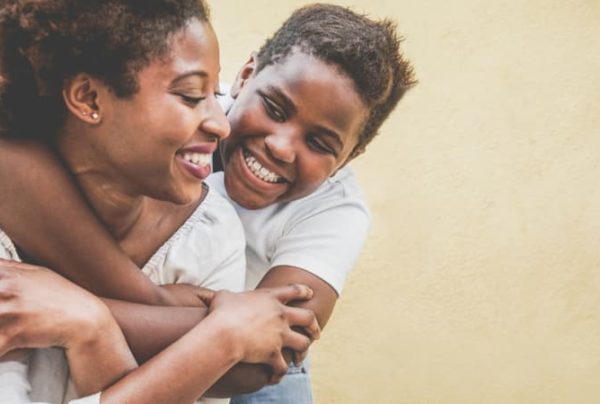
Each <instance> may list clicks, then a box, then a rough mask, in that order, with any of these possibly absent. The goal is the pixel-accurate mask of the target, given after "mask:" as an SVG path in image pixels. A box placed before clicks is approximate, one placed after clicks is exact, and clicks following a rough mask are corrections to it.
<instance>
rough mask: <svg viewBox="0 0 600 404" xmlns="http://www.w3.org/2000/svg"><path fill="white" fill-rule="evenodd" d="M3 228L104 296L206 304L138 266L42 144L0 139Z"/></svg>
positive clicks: (63, 272) (0, 223)
mask: <svg viewBox="0 0 600 404" xmlns="http://www.w3.org/2000/svg"><path fill="white" fill-rule="evenodd" d="M0 228H2V229H3V230H4V231H5V232H6V233H7V234H9V235H10V237H11V238H12V239H13V240H14V241H15V243H16V244H17V245H19V247H20V248H21V249H22V250H23V251H24V252H25V253H26V254H27V255H30V256H32V257H35V258H36V259H37V260H38V261H39V262H40V263H41V264H42V265H44V266H47V267H49V268H53V269H54V270H55V271H57V272H58V273H60V274H61V275H63V276H65V277H66V278H68V279H70V280H72V281H73V282H75V283H77V284H78V285H81V286H83V287H84V288H86V289H88V290H90V291H91V292H93V293H95V294H97V295H99V296H104V297H108V298H115V299H123V300H128V301H132V302H139V303H146V304H159V305H177V304H181V305H199V304H201V301H200V300H201V299H199V298H198V297H197V296H195V293H194V290H195V289H194V288H191V287H188V288H186V287H182V288H179V289H170V290H166V289H164V288H161V287H158V286H156V285H155V284H153V283H152V282H151V281H150V279H148V278H147V277H146V276H145V275H144V274H143V273H142V272H141V271H140V270H139V268H138V267H137V266H136V265H135V264H134V263H133V262H132V261H131V260H130V259H129V258H128V257H127V256H126V255H125V253H124V252H123V251H122V250H121V249H120V248H119V247H118V246H117V244H116V243H115V242H114V241H113V239H112V237H111V236H110V234H109V233H108V232H107V231H106V229H105V228H104V227H103V226H102V225H101V223H100V222H99V220H98V219H97V218H96V216H94V214H93V213H92V211H91V210H90V209H89V207H88V206H87V204H86V203H85V201H84V199H83V197H82V196H81V194H80V192H79V191H78V189H77V188H76V186H75V185H74V183H73V181H72V180H71V178H70V177H69V175H68V174H67V172H66V170H65V169H64V168H63V166H62V165H61V164H60V162H59V161H58V159H57V158H56V157H55V155H54V154H53V153H52V152H51V151H50V150H49V149H48V148H47V147H46V146H44V145H43V144H41V143H38V142H30V141H17V140H13V139H10V140H9V139H3V138H0ZM82 240H84V241H85V242H82ZM175 290H176V291H175Z"/></svg>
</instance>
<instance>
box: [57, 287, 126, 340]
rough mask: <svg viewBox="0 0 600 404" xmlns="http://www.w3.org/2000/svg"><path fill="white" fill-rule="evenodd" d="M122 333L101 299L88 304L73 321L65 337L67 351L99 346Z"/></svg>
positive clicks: (95, 299)
mask: <svg viewBox="0 0 600 404" xmlns="http://www.w3.org/2000/svg"><path fill="white" fill-rule="evenodd" d="M120 333H121V331H120V328H119V326H118V325H117V322H116V321H115V319H114V318H113V316H112V315H111V313H110V310H109V309H108V307H106V305H105V304H104V303H102V301H101V300H100V299H97V298H94V300H92V301H90V302H88V303H87V304H86V305H85V309H82V310H81V311H80V315H79V316H77V317H76V318H74V319H73V321H71V327H69V328H68V329H67V334H66V335H65V336H64V344H63V345H62V346H63V347H64V348H66V349H72V348H78V347H84V346H86V345H93V344H97V343H98V342H99V341H101V340H105V339H112V338H114V337H115V336H117V335H120Z"/></svg>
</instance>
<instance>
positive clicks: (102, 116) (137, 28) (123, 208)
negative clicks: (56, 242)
mask: <svg viewBox="0 0 600 404" xmlns="http://www.w3.org/2000/svg"><path fill="white" fill-rule="evenodd" d="M0 24H1V31H2V44H3V48H2V52H3V54H2V60H1V63H2V70H0V74H1V76H2V85H3V87H2V90H0V99H1V102H0V103H1V107H2V111H3V112H2V114H3V115H2V117H1V120H0V122H1V127H2V130H3V132H4V133H5V134H9V135H13V136H21V137H33V138H35V137H38V138H39V136H40V134H44V135H45V136H47V139H48V141H49V142H50V144H51V145H52V147H54V148H55V149H56V151H57V153H58V154H59V155H60V157H61V158H62V159H63V161H64V162H65V164H66V166H67V167H68V168H69V170H70V171H71V173H72V174H73V176H74V178H75V179H76V181H77V183H78V185H79V187H80V188H81V190H82V191H83V193H84V194H85V195H86V197H87V200H88V202H89V203H90V205H91V206H92V207H93V208H94V210H95V213H96V214H97V215H98V217H99V218H100V219H101V220H102V221H103V222H104V224H105V225H106V227H107V228H108V229H109V232H110V233H111V235H112V236H113V237H114V238H115V239H116V240H118V241H119V243H120V245H121V247H122V248H123V250H125V251H128V250H135V251H136V254H135V256H134V259H135V261H136V262H137V263H140V264H141V263H144V262H147V261H150V262H151V263H152V264H153V268H151V269H150V270H149V271H151V273H149V275H151V276H154V277H155V279H158V280H161V279H163V280H166V281H178V280H187V279H192V280H194V281H195V280H197V279H199V278H202V279H206V280H208V281H207V282H213V284H212V285H211V286H213V287H215V285H223V286H221V287H224V286H226V285H233V287H236V285H239V286H238V287H241V285H242V283H243V269H244V264H243V250H242V249H241V248H240V247H241V243H239V242H235V241H234V242H233V243H231V244H230V245H229V247H231V248H229V247H228V248H223V249H222V250H215V249H214V248H212V247H213V246H214V244H211V245H210V246H209V247H211V248H209V249H208V251H207V253H210V254H212V255H215V256H217V257H216V258H214V259H211V260H209V261H208V262H204V261H199V260H198V259H196V257H192V258H189V257H188V256H183V257H182V255H181V253H182V251H195V252H196V253H198V251H199V249H198V248H196V249H195V250H192V249H189V248H186V244H188V243H189V242H190V241H189V240H191V242H194V241H198V240H207V239H206V236H207V235H213V236H216V237H217V238H221V239H224V237H225V236H224V235H227V236H229V237H232V238H233V239H234V240H235V239H236V237H237V236H236V234H235V232H241V228H240V226H239V222H236V219H235V216H234V212H233V210H232V209H231V208H230V207H225V208H223V209H222V211H221V212H220V211H217V210H216V209H213V208H214V207H215V206H221V205H222V204H223V202H222V199H220V198H219V197H218V196H217V195H216V194H214V193H211V192H210V191H209V190H208V189H207V188H206V187H204V186H203V185H202V179H203V178H205V177H206V176H207V175H208V173H209V172H210V169H209V168H208V167H207V166H208V161H209V159H210V154H211V153H212V152H213V151H214V150H215V148H216V141H217V140H218V139H220V138H223V137H225V136H226V135H227V132H228V127H227V123H226V120H225V117H224V115H223V113H222V111H221V110H220V108H219V106H218V104H217V103H216V99H215V93H216V92H218V70H219V64H218V46H217V43H216V38H215V37H214V33H213V32H212V29H211V28H210V25H209V24H208V22H207V13H206V10H205V8H204V6H203V5H202V4H199V3H197V2H195V1H167V0H164V1H151V2H148V1H140V0H138V1H134V0H130V1H117V0H113V1H110V0H106V1H98V2H80V1H75V0H63V1H60V0H55V1H36V2H31V1H13V2H11V3H9V4H7V5H5V6H3V7H2V9H1V15H0ZM32 113H33V114H32ZM32 115H33V116H34V117H35V119H32ZM236 223H237V224H236ZM204 225H206V226H204ZM211 226H212V227H211ZM231 226H233V227H231ZM207 227H210V229H209V230H207V231H206V232H204V230H203V229H205V228H207ZM225 228H226V229H228V230H226V229H225ZM198 229H199V230H198ZM203 232H204V233H203ZM239 239H240V238H238V240H239ZM3 240H4V244H5V245H4V247H5V248H4V256H5V258H11V259H17V258H18V252H17V250H16V248H14V247H15V246H14V245H13V243H12V241H11V240H10V239H8V238H7V237H4V238H3ZM182 240H183V241H182ZM208 240H209V241H211V239H208ZM15 241H17V245H18V240H15ZM232 246H233V247H232ZM236 246H237V247H236ZM200 247H201V246H200ZM157 249H158V253H157V252H156V250H157ZM232 250H233V251H232ZM240 250H241V252H240ZM200 251H202V249H200ZM157 254H158V255H157ZM198 262H201V263H203V264H206V265H207V266H208V267H202V268H195V267H196V265H194V264H197V263H198ZM9 267H10V266H7V269H6V270H7V271H9V272H10V270H11V269H14V268H12V267H11V268H9ZM192 267H193V268H192ZM16 268H18V269H20V270H23V269H24V268H22V267H19V266H18V265H17V267H16ZM175 268H180V269H179V272H178V271H177V270H176V269H175ZM190 268H191V269H192V270H190ZM222 268H225V270H223V269H222ZM29 269H31V268H29ZM194 269H197V270H199V271H200V273H193V270H194ZM238 269H241V272H239V270H238ZM31 271H33V273H34V274H35V273H39V272H37V271H42V272H43V270H40V269H31ZM152 271H153V272H152ZM13 272H14V271H13ZM17 273H18V272H17ZM32 277H33V278H36V276H32ZM42 278H43V276H42ZM49 279H52V278H51V277H50V278H49ZM49 282H50V283H51V285H52V287H53V288H54V287H56V288H57V293H58V294H59V295H62V294H63V293H62V292H60V291H63V290H64V291H65V292H64V294H65V295H66V294H67V291H68V290H69V289H70V288H76V287H75V286H73V285H71V284H68V283H65V282H58V281H56V280H51V281H49ZM17 284H18V282H17ZM216 287H218V286H216ZM185 290H186V293H184V295H186V294H187V295H189V293H188V292H187V289H185ZM293 290H294V291H293V292H290V289H287V290H284V291H279V292H276V293H258V294H254V295H248V294H246V295H240V296H235V295H230V294H227V293H220V294H217V296H216V297H215V299H214V300H213V301H212V302H211V304H210V307H209V309H208V310H205V311H202V310H198V309H196V310H194V312H193V313H190V316H196V317H197V318H198V319H200V318H201V317H203V316H204V315H206V314H207V313H208V316H207V317H206V320H204V322H203V323H202V324H201V325H199V326H197V327H195V328H194V329H193V330H192V331H191V332H190V333H191V334H197V335H196V337H198V338H200V339H196V338H195V337H194V336H193V335H190V334H186V337H184V338H183V339H182V340H181V341H179V342H177V343H176V344H174V345H172V346H171V347H170V348H169V349H168V350H167V351H165V352H164V353H163V354H161V355H159V356H157V357H156V358H155V359H153V360H152V361H150V362H148V363H147V364H145V365H144V366H142V368H140V370H138V371H134V372H132V373H130V374H129V375H128V376H126V377H125V379H123V381H122V382H120V383H117V384H116V385H114V386H113V387H111V388H109V389H108V390H106V392H105V393H104V394H103V395H102V397H101V399H102V401H107V402H109V401H110V400H111V399H113V398H114V397H119V398H118V399H117V402H119V401H118V400H121V401H120V402H122V400H124V399H125V398H127V399H128V400H129V399H130V398H131V397H130V396H128V394H133V391H132V387H131V386H133V385H136V382H137V383H141V384H142V385H143V386H144V392H143V393H140V390H138V391H136V392H135V399H137V400H139V401H140V402H149V400H150V401H151V402H162V401H164V402H179V401H181V400H190V399H193V398H195V397H197V396H198V395H200V394H201V393H202V392H204V391H205V390H206V388H208V386H210V385H211V384H212V383H213V382H214V381H215V380H216V379H217V378H218V377H220V376H221V375H222V374H223V373H224V371H226V370H227V369H229V368H230V367H231V366H232V365H233V364H234V363H235V362H236V361H238V360H241V359H243V360H244V361H246V362H264V363H268V364H269V365H271V366H272V367H273V369H274V373H275V374H281V373H282V372H284V371H285V368H286V365H285V362H284V361H283V358H282V357H281V354H280V349H281V348H282V346H284V345H285V346H289V347H291V348H294V349H296V350H298V351H303V350H305V349H306V347H307V346H308V343H309V339H308V338H307V337H305V336H303V335H301V334H299V333H295V332H293V331H291V330H290V328H289V327H290V326H291V325H298V326H304V327H308V328H309V330H310V331H309V332H311V333H312V334H316V333H318V329H317V327H316V325H315V321H314V316H313V315H312V313H310V312H309V311H301V310H299V309H292V308H286V307H285V306H283V304H282V303H286V302H287V301H288V300H296V299H297V298H300V299H302V298H306V297H308V296H309V294H310V292H308V291H307V290H306V289H304V288H295V289H293ZM26 293H27V288H25V289H22V293H20V294H18V293H17V294H16V296H17V297H19V298H21V300H23V299H25V297H24V296H26ZM194 293H195V292H194ZM13 295H14V293H13ZM71 295H72V296H81V295H85V293H73V294H71ZM192 295H193V296H195V295H194V294H193V293H192ZM11 296H12V295H11ZM234 296H235V297H234ZM33 299H35V297H33ZM82 299H83V301H86V299H89V296H88V297H87V298H82ZM66 300H68V299H66ZM92 300H93V299H92ZM244 300H246V303H247V304H239V305H237V306H235V305H232V304H229V305H228V303H227V302H228V301H229V302H240V301H244ZM18 301H19V300H18V299H17V302H18ZM76 301H77V298H73V299H72V304H77V302H76ZM260 302H262V303H260ZM249 303H253V304H257V303H260V304H258V305H257V306H262V307H257V308H256V309H254V308H253V306H249ZM109 304H110V305H111V306H112V307H113V308H114V310H116V311H115V313H116V316H117V317H119V316H125V317H126V316H127V311H128V307H127V305H124V304H123V303H117V302H115V303H109ZM227 307H231V308H232V309H231V310H233V308H235V309H236V310H240V309H241V308H243V309H244V310H248V311H249V312H251V313H252V315H254V316H255V317H254V319H255V320H257V321H258V323H261V324H257V323H256V322H255V324H257V326H258V328H257V329H254V331H259V330H260V334H261V338H263V339H264V340H269V344H268V345H269V347H268V348H267V347H266V346H265V344H264V343H262V342H260V341H257V340H256V338H254V339H253V338H251V337H248V335H249V334H252V333H251V332H250V333H249V332H248V331H247V328H248V324H240V325H239V326H232V325H231V321H232V320H231V319H230V317H229V319H228V316H226V315H225V314H221V315H220V316H218V315H217V313H223V311H227V309H226V308H227ZM221 308H223V309H222V310H220V309H221ZM67 309H70V310H72V308H67ZM119 310H122V312H124V313H125V314H123V313H120V312H119ZM67 311H68V310H67ZM75 311H77V310H75ZM100 311H101V310H100ZM213 312H214V315H213ZM234 315H235V314H234ZM136 316H138V317H139V311H136ZM211 316H212V317H211ZM215 317H216V318H217V319H219V318H220V319H221V320H220V322H224V323H226V325H227V327H223V328H225V329H227V328H228V327H231V328H233V329H235V332H233V333H232V334H234V335H235V334H236V333H239V337H240V341H241V345H242V346H243V349H241V350H240V349H237V348H236V349H233V350H232V351H231V353H232V354H233V355H230V354H227V355H223V352H224V351H223V349H225V348H227V347H228V346H230V345H229V344H230V341H228V338H224V339H219V340H218V341H216V340H214V339H211V337H214V336H215V335H220V334H219V333H218V332H215V330H218V329H219V328H218V327H216V328H212V329H211V330H212V331H210V332H208V331H206V330H207V328H206V327H210V326H211V325H212V326H213V327H214V326H215V324H214V323H215V322H216V323H219V321H215V320H214V318H215ZM251 317H252V316H249V315H247V316H246V317H245V318H246V319H247V320H250V318H251ZM40 318H43V317H40ZM211 318H212V319H213V320H211V321H209V319H211ZM166 321H168V318H167V319H166ZM252 321H254V320H252ZM208 323H210V324H208ZM204 324H208V325H207V326H204ZM241 326H243V327H244V329H243V330H242V329H241ZM46 327H48V328H47V330H46V331H44V328H40V329H38V330H37V338H39V340H36V343H35V344H34V346H40V347H41V346H49V345H56V344H58V345H61V346H65V347H67V348H70V347H69V346H68V344H67V342H66V341H65V338H66V340H67V341H68V339H69V338H70V336H71V334H69V333H67V334H68V335H67V336H66V337H65V335H62V336H61V333H60V332H57V330H56V329H58V330H60V329H61V327H58V328H57V327H56V326H55V324H48V325H46ZM194 330H203V331H194ZM226 334H227V333H224V334H223V335H226ZM255 334H256V333H255ZM255 334H252V335H253V336H255ZM56 335H59V336H60V338H58V339H57V337H56ZM202 335H203V336H202ZM146 339H148V338H146ZM117 340H118V338H117ZM121 341H122V337H121ZM237 344H240V342H236V343H235V344H234V345H237ZM12 345H13V346H14V347H18V346H19V344H18V343H13V344H12ZM215 348H216V349H215ZM200 349H204V350H209V351H210V354H209V355H207V357H208V358H206V357H205V358H204V359H202V360H201V362H203V363H201V364H196V363H190V362H192V361H191V358H193V357H190V356H189V354H190V353H192V352H197V351H199V350H200ZM38 353H39V352H36V355H37V354H38ZM67 354H68V356H69V362H70V363H71V364H73V363H75V362H76V361H77V360H78V359H79V358H78V355H71V352H69V350H68V351H67ZM173 358H175V359H179V360H181V362H179V363H183V364H184V365H185V366H186V367H185V369H186V370H189V371H191V372H184V373H179V372H178V373H174V372H171V374H175V375H176V376H177V377H172V379H174V380H173V383H174V384H175V388H173V389H168V388H167V390H169V391H164V390H165V386H164V384H161V383H157V380H156V374H157V373H156V372H157V371H156V369H160V368H161V366H163V368H164V367H167V368H169V367H171V366H172V365H170V364H171V363H173V362H171V360H172V359H173ZM211 358H212V359H211ZM42 359H43V361H42V362H44V361H46V362H53V361H55V360H56V357H55V356H53V357H47V358H44V357H42ZM125 362H129V363H130V362H131V358H130V357H129V358H128V359H126V360H125ZM175 363H177V362H175ZM129 366H130V365H129ZM77 369H78V367H77V366H72V370H77ZM82 369H83V368H82ZM126 372H127V370H120V371H118V373H119V375H121V374H123V373H126ZM86 373H88V374H86ZM89 373H91V372H89V369H85V370H82V374H77V372H75V374H74V379H75V380H76V381H77V380H78V384H79V385H80V386H87V385H94V383H90V382H87V381H86V380H87V379H89V378H90V377H91V378H92V379H93V378H94V376H97V374H89ZM94 373H99V372H98V371H97V370H96V369H95V372H94ZM148 375H154V377H148ZM182 375H183V380H178V378H179V377H180V376H182ZM113 380H114V378H113ZM149 380H150V382H148V381H149ZM161 380H163V379H161ZM144 383H146V384H144ZM102 387H104V386H99V388H102ZM138 388H139V387H138ZM146 388H147V389H146ZM35 389H36V388H35V386H33V390H34V391H33V393H34V395H35V393H36V391H35ZM83 390H85V389H83ZM169 394H171V395H169ZM41 398H43V397H41ZM96 398H97V397H96Z"/></svg>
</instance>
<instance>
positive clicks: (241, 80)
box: [231, 52, 258, 98]
mask: <svg viewBox="0 0 600 404" xmlns="http://www.w3.org/2000/svg"><path fill="white" fill-rule="evenodd" d="M257 63H258V59H257V53H256V52H252V53H251V54H250V59H248V61H247V62H246V63H244V65H243V66H242V68H241V69H240V71H239V72H238V74H237V76H236V78H235V81H234V82H233V85H232V86H231V96H232V97H233V98H237V96H238V95H239V94H240V91H241V90H242V88H243V87H244V86H245V85H246V82H247V81H248V80H249V79H250V78H251V77H252V76H253V75H254V72H255V71H256V65H257Z"/></svg>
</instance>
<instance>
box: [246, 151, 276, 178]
mask: <svg viewBox="0 0 600 404" xmlns="http://www.w3.org/2000/svg"><path fill="white" fill-rule="evenodd" d="M244 160H245V161H246V166H248V168H249V169H250V171H252V174H254V175H255V176H256V177H258V178H260V179H261V180H263V181H266V182H271V183H277V182H282V181H281V180H282V178H281V177H280V176H279V175H277V174H275V173H274V172H272V171H269V170H268V169H266V168H265V167H263V165H262V164H260V163H259V162H258V160H257V159H256V158H255V157H254V156H252V155H250V154H247V153H244Z"/></svg>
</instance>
